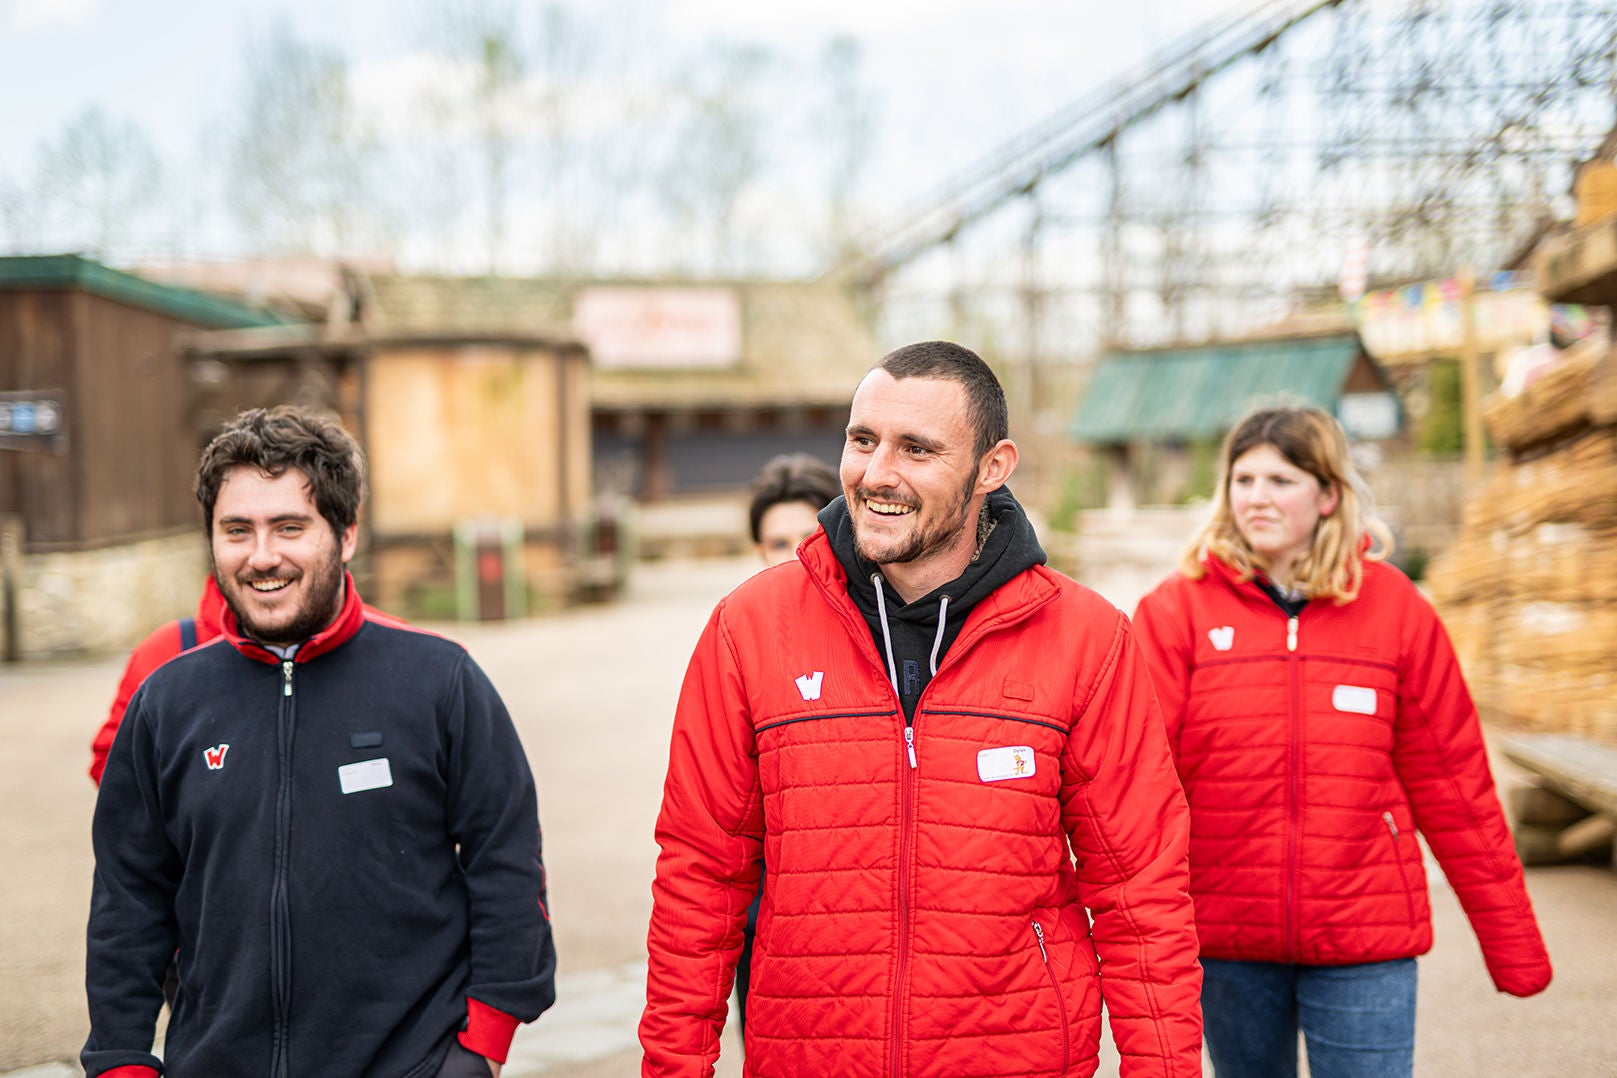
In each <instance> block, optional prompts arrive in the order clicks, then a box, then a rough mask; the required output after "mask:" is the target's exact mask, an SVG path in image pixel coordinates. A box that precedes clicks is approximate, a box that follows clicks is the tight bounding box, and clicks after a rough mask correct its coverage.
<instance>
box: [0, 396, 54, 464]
mask: <svg viewBox="0 0 1617 1078" xmlns="http://www.w3.org/2000/svg"><path fill="white" fill-rule="evenodd" d="M0 449H45V450H49V451H51V452H53V453H65V452H66V451H67V410H66V409H65V408H63V407H62V394H61V393H60V392H59V391H54V390H40V391H34V392H21V393H0Z"/></svg>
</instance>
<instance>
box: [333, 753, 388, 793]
mask: <svg viewBox="0 0 1617 1078" xmlns="http://www.w3.org/2000/svg"><path fill="white" fill-rule="evenodd" d="M337 781H338V782H339V783H340V784H341V785H342V792H343V793H345V794H357V793H361V792H363V791H365V790H380V789H381V788H382V787H384V786H391V785H393V769H392V768H390V767H388V765H387V757H385V756H384V757H382V758H381V759H380V760H361V761H360V762H359V763H357V764H343V765H342V766H341V767H339V768H338V769H337Z"/></svg>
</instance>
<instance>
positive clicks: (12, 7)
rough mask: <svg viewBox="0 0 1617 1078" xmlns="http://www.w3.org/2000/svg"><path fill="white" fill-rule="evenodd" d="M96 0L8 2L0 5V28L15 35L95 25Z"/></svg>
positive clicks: (24, 0) (19, 0) (22, 0)
mask: <svg viewBox="0 0 1617 1078" xmlns="http://www.w3.org/2000/svg"><path fill="white" fill-rule="evenodd" d="M99 6H100V5H99V2H98V0H11V3H9V4H5V5H3V6H0V12H3V13H4V14H3V16H0V26H4V28H5V29H6V30H7V31H9V32H11V33H16V34H23V33H28V32H29V31H32V30H49V29H54V28H58V27H68V28H72V29H78V28H81V27H85V26H89V25H90V24H91V23H93V22H95V19H96V15H97V14H98V12H97V8H98V7H99Z"/></svg>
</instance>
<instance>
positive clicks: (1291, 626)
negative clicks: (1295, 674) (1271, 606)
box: [1286, 614, 1297, 651]
mask: <svg viewBox="0 0 1617 1078" xmlns="http://www.w3.org/2000/svg"><path fill="white" fill-rule="evenodd" d="M1286 650H1287V651H1296V650H1297V615H1296V614H1293V615H1292V616H1291V617H1289V618H1287V619H1286Z"/></svg>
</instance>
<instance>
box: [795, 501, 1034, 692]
mask: <svg viewBox="0 0 1617 1078" xmlns="http://www.w3.org/2000/svg"><path fill="white" fill-rule="evenodd" d="M820 523H821V524H822V525H824V527H825V534H826V536H827V537H828V538H829V539H830V540H831V549H832V551H834V552H835V553H836V556H837V560H838V561H840V562H841V563H842V568H843V569H844V571H846V572H847V574H848V595H849V596H850V597H851V598H852V599H853V602H854V605H855V606H857V607H858V608H859V612H860V613H861V614H863V615H864V616H865V623H866V624H867V625H869V626H870V633H871V636H872V637H873V638H874V639H875V641H876V650H877V652H879V653H880V654H881V656H882V658H883V659H885V660H886V661H887V664H888V668H887V672H888V678H889V679H890V680H891V681H892V682H893V689H894V690H895V691H896V692H897V693H898V699H899V702H900V703H902V704H903V706H904V718H905V721H906V722H910V721H913V720H914V718H915V705H916V703H917V702H919V700H920V699H921V692H922V690H924V689H925V688H926V686H927V683H928V682H929V681H931V680H932V675H933V674H935V673H937V669H938V664H939V663H941V662H943V656H944V655H945V654H946V653H947V652H948V650H949V646H950V645H951V644H953V643H954V639H955V637H956V636H959V635H960V627H961V626H962V625H964V624H965V623H966V615H967V613H969V612H970V610H971V608H972V607H973V606H975V605H976V604H977V603H978V602H979V601H980V600H982V599H983V598H984V597H985V596H987V595H991V594H993V592H994V591H995V590H996V589H997V588H999V587H1000V586H1002V585H1003V584H1005V583H1006V582H1007V581H1009V580H1011V579H1012V578H1013V577H1015V576H1016V575H1018V574H1019V573H1022V572H1025V571H1026V570H1028V569H1030V568H1032V567H1033V566H1035V565H1043V564H1044V562H1045V560H1046V559H1045V554H1044V548H1042V547H1041V546H1039V539H1038V536H1036V535H1034V534H1033V524H1032V522H1031V521H1029V520H1028V518H1027V514H1026V513H1024V512H1023V511H1022V506H1021V504H1020V503H1018V502H1017V500H1016V498H1015V497H1013V496H1012V495H1011V492H1010V490H1009V489H1008V488H1005V487H1001V488H1000V489H999V490H996V491H994V492H993V493H991V494H989V495H988V497H987V498H986V499H985V500H984V501H983V511H982V516H981V518H980V523H979V528H980V529H984V528H985V529H986V530H987V532H988V534H987V537H986V538H985V539H983V540H981V541H980V542H979V546H978V549H977V553H976V555H975V556H974V557H973V558H972V560H971V563H970V564H969V565H967V566H966V570H965V572H963V573H961V574H960V575H959V576H958V577H956V578H955V579H954V580H952V581H950V582H949V583H947V584H945V585H943V586H942V587H940V588H935V589H934V590H932V591H931V592H929V593H928V594H926V595H923V596H921V597H920V598H919V599H916V600H915V601H914V602H912V603H906V602H904V600H903V599H902V598H901V597H900V596H899V594H898V592H897V591H895V590H894V589H893V587H892V585H891V584H889V583H887V581H886V579H885V578H883V577H881V567H880V566H878V565H876V564H874V563H873V562H868V561H866V560H865V559H864V558H862V557H860V556H859V553H858V551H857V550H855V548H854V540H853V519H852V517H850V516H849V514H848V505H847V501H846V500H845V499H843V498H837V499H836V500H835V501H833V502H832V503H831V504H830V505H828V506H826V507H825V508H824V509H822V510H820ZM876 578H881V579H880V591H879V593H878V590H877V580H876ZM884 609H885V612H886V615H887V616H886V621H887V626H886V631H885V632H884V631H883V626H882V613H883V610H884ZM940 612H942V613H943V631H942V633H941V634H940V633H939V631H938V615H939V613H940Z"/></svg>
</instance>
